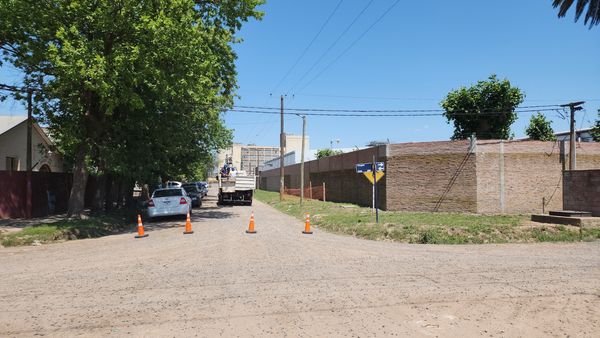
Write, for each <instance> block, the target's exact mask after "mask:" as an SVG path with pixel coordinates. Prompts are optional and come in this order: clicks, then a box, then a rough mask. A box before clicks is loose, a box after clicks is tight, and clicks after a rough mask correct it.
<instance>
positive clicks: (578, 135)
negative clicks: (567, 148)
mask: <svg viewBox="0 0 600 338" xmlns="http://www.w3.org/2000/svg"><path fill="white" fill-rule="evenodd" d="M554 135H556V139H557V140H558V141H569V140H570V138H571V132H569V131H563V132H560V133H555V134H554ZM575 139H576V140H577V141H578V142H594V139H593V138H592V128H587V129H579V130H575Z"/></svg>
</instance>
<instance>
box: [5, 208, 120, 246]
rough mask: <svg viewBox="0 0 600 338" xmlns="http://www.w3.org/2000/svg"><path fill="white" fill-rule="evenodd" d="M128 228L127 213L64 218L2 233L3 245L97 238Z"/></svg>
mask: <svg viewBox="0 0 600 338" xmlns="http://www.w3.org/2000/svg"><path fill="white" fill-rule="evenodd" d="M126 228H128V224H127V222H126V216H125V214H120V213H111V214H104V215H101V216H94V217H90V218H88V219H64V220H59V221H56V222H52V223H40V224H37V225H34V226H29V227H25V228H23V230H20V231H16V232H9V233H4V234H0V243H1V244H2V245H3V246H19V245H31V244H33V243H34V242H39V243H51V242H56V241H64V240H72V239H80V238H95V237H101V236H106V235H110V234H114V233H117V232H119V231H122V230H124V229H126Z"/></svg>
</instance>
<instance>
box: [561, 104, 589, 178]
mask: <svg viewBox="0 0 600 338" xmlns="http://www.w3.org/2000/svg"><path fill="white" fill-rule="evenodd" d="M584 103H585V101H578V102H571V103H567V104H561V105H560V106H561V107H569V110H570V111H571V126H570V138H569V170H575V169H577V160H576V158H575V141H576V140H575V112H576V111H578V110H582V109H583V107H581V105H582V104H584Z"/></svg>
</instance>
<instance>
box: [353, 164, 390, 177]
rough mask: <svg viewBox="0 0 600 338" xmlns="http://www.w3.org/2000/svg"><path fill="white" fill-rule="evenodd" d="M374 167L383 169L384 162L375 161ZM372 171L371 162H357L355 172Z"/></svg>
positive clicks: (379, 169)
mask: <svg viewBox="0 0 600 338" xmlns="http://www.w3.org/2000/svg"><path fill="white" fill-rule="evenodd" d="M375 167H376V168H377V171H385V163H384V162H376V163H375ZM370 172H373V163H359V164H357V165H356V173H357V174H362V173H370Z"/></svg>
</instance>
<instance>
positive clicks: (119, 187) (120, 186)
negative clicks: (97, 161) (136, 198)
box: [117, 178, 123, 209]
mask: <svg viewBox="0 0 600 338" xmlns="http://www.w3.org/2000/svg"><path fill="white" fill-rule="evenodd" d="M122 206H123V179H122V178H119V179H118V183H117V209H121V207H122Z"/></svg>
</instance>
